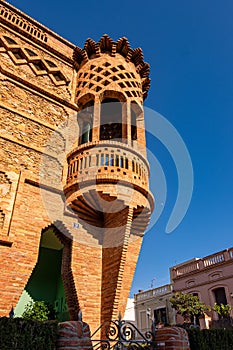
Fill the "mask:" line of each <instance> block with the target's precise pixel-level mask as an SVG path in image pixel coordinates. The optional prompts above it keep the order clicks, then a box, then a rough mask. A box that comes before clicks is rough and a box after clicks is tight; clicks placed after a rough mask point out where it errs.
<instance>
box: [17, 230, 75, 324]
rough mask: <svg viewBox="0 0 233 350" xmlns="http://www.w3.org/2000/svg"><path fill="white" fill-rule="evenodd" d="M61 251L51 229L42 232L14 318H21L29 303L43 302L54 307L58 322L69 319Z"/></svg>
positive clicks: (58, 241) (61, 247)
mask: <svg viewBox="0 0 233 350" xmlns="http://www.w3.org/2000/svg"><path fill="white" fill-rule="evenodd" d="M63 249H64V245H63V244H62V243H61V242H60V240H59V239H58V238H57V236H56V234H55V232H54V230H53V229H52V228H49V229H47V230H45V231H44V232H42V235H41V240H40V247H39V254H38V260H37V263H36V265H35V267H34V269H33V271H32V274H31V277H30V278H29V280H28V282H27V284H26V286H25V289H24V291H23V293H22V295H21V297H20V299H19V302H18V304H17V306H16V308H15V316H21V315H22V314H23V311H24V309H25V306H26V305H27V304H28V303H29V302H31V301H45V302H46V303H49V304H50V305H52V306H53V307H54V309H55V311H56V318H57V319H58V320H59V321H66V320H69V319H70V317H69V312H68V307H67V302H66V296H65V291H64V285H63V281H62V275H61V268H62V255H63Z"/></svg>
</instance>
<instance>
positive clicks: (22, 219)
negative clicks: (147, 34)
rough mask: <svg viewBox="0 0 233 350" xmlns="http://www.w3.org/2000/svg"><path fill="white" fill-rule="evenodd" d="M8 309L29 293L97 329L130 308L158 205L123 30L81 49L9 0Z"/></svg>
mask: <svg viewBox="0 0 233 350" xmlns="http://www.w3.org/2000/svg"><path fill="white" fill-rule="evenodd" d="M0 18H1V26H0V28H1V31H0V56H1V59H0V60H1V65H0V79H1V86H0V90H1V113H0V117H1V135H0V142H1V145H0V149H1V170H0V200H1V202H0V266H1V275H0V284H1V298H0V315H1V316H2V315H8V313H9V311H10V309H11V307H12V306H13V307H14V308H16V313H18V314H21V313H22V310H23V308H24V305H25V304H26V303H27V302H28V301H30V300H45V301H48V302H50V303H52V304H53V305H54V306H55V308H56V310H57V312H58V314H59V318H60V319H62V320H66V319H72V320H76V319H77V315H78V312H79V310H80V309H82V311H83V316H84V319H85V321H87V322H88V323H89V324H90V326H91V328H92V329H94V328H96V327H97V326H98V325H99V324H100V323H101V322H103V321H105V320H108V319H111V318H116V317H117V315H118V313H119V312H121V313H122V314H123V313H124V309H125V306H126V302H127V297H128V294H129V290H130V286H131V282H132V278H133V274H134V270H135V266H136V262H137V258H138V254H139V251H140V247H141V242H142V237H143V233H144V231H145V229H146V227H147V225H148V222H149V218H150V214H151V211H152V210H153V197H152V195H151V193H150V191H149V184H148V178H149V165H148V162H147V159H146V144H145V130H144V115H143V100H144V99H145V98H146V96H147V92H148V89H149V83H150V80H149V77H148V74H149V65H148V64H147V63H145V62H144V60H143V54H142V51H141V49H139V48H137V49H132V48H131V47H130V45H129V43H128V41H127V39H126V38H120V39H119V40H118V41H116V42H114V41H113V40H112V39H111V38H110V37H108V36H107V35H104V36H103V37H102V38H101V39H100V41H99V42H94V41H93V40H91V39H88V40H87V41H86V43H85V45H84V48H83V49H81V48H79V47H75V45H73V44H72V43H70V42H68V41H66V40H65V39H63V38H62V37H60V36H58V35H57V34H55V33H54V32H52V31H51V30H49V29H48V28H46V27H44V26H43V25H41V24H40V23H38V22H36V21H35V20H34V19H32V18H30V17H29V16H27V15H26V14H24V13H22V12H21V11H19V10H18V9H16V8H14V7H13V6H12V5H10V4H8V3H7V2H5V1H2V0H0Z"/></svg>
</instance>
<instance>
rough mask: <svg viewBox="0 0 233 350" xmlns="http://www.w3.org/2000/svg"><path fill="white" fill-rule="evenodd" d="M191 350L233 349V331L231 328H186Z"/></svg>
mask: <svg viewBox="0 0 233 350" xmlns="http://www.w3.org/2000/svg"><path fill="white" fill-rule="evenodd" d="M186 330H187V332H188V336H189V343H190V349H191V350H232V349H233V331H232V330H229V329H203V330H200V329H197V328H196V329H194V328H192V329H186Z"/></svg>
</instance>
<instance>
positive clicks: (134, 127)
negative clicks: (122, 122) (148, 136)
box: [130, 101, 144, 141]
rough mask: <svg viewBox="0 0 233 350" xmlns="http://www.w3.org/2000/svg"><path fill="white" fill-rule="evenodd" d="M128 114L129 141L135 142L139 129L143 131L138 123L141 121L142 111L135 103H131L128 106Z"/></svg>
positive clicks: (142, 126)
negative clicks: (129, 113) (129, 121)
mask: <svg viewBox="0 0 233 350" xmlns="http://www.w3.org/2000/svg"><path fill="white" fill-rule="evenodd" d="M130 112H131V140H132V141H136V140H137V138H138V132H139V131H140V130H139V129H140V128H142V129H144V125H141V123H140V121H141V120H143V118H141V116H142V113H143V110H142V108H141V107H140V106H139V105H138V104H137V102H135V101H133V102H131V105H130Z"/></svg>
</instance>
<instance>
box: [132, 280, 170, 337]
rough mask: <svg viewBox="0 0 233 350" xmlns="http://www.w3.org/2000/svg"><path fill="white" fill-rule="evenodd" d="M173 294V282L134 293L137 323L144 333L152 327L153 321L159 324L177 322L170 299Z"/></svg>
mask: <svg viewBox="0 0 233 350" xmlns="http://www.w3.org/2000/svg"><path fill="white" fill-rule="evenodd" d="M171 296H172V285H171V284H166V285H164V286H161V287H158V288H153V289H149V290H147V291H140V292H139V293H137V294H135V295H134V300H135V317H136V325H137V328H138V329H139V330H140V331H141V332H142V333H145V332H146V331H147V330H148V329H150V328H151V325H152V322H153V321H155V323H156V325H157V326H158V325H160V324H170V325H174V324H175V311H174V309H172V307H171V304H170V301H169V300H170V297H171Z"/></svg>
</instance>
